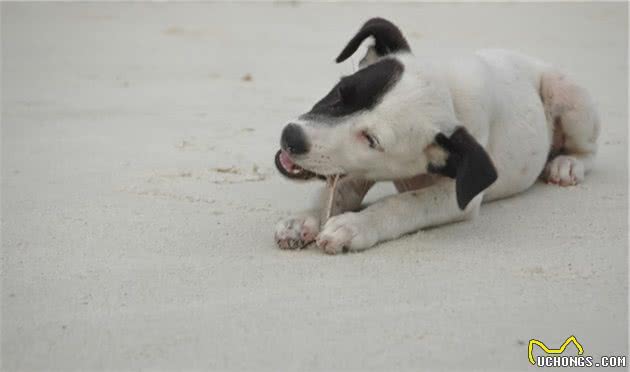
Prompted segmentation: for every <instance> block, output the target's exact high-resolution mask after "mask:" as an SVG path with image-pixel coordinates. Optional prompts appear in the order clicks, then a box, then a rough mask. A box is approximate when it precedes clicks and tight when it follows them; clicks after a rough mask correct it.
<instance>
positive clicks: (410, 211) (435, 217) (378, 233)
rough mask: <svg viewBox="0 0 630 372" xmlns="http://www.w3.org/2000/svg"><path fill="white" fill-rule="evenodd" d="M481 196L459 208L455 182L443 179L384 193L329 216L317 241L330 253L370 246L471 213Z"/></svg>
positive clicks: (464, 217)
mask: <svg viewBox="0 0 630 372" xmlns="http://www.w3.org/2000/svg"><path fill="white" fill-rule="evenodd" d="M481 199H482V195H481V194H480V195H478V196H477V197H475V198H474V199H473V200H472V201H471V202H470V204H468V206H467V207H466V209H465V210H463V211H462V210H460V209H459V207H458V206H457V199H456V194H455V182H453V181H452V180H449V179H442V180H440V181H438V182H436V183H435V184H433V185H431V186H429V187H427V188H424V189H420V190H416V191H407V192H404V193H401V194H397V195H393V196H389V197H386V198H384V199H382V200H380V201H378V202H376V203H374V204H372V205H370V206H369V207H367V208H366V209H364V210H362V211H361V212H358V213H355V212H346V213H343V214H341V215H338V216H336V217H333V218H331V219H330V220H328V222H326V224H325V226H324V228H323V229H322V231H321V232H320V233H319V235H318V237H317V245H318V246H319V247H320V248H322V249H323V250H324V251H325V252H326V253H329V254H335V253H339V252H341V251H342V250H343V248H347V249H349V250H361V249H365V248H369V247H371V246H373V245H374V244H376V243H378V242H381V241H384V240H390V239H394V238H397V237H399V236H401V235H403V234H407V233H410V232H414V231H417V230H419V229H422V228H425V227H430V226H436V225H440V224H444V223H449V222H455V221H460V220H464V219H466V218H468V217H471V216H474V215H475V214H476V213H477V211H478V210H479V205H480V204H481Z"/></svg>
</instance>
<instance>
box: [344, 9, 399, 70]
mask: <svg viewBox="0 0 630 372" xmlns="http://www.w3.org/2000/svg"><path fill="white" fill-rule="evenodd" d="M370 36H372V37H374V41H375V44H374V48H375V49H376V52H377V53H378V55H379V56H384V55H387V54H390V53H395V52H398V51H411V49H410V48H409V44H408V43H407V40H406V39H405V37H404V36H403V34H402V32H400V30H399V29H398V27H396V25H394V24H393V23H391V22H390V21H388V20H386V19H383V18H372V19H370V20H369V21H367V22H365V24H364V25H363V27H361V29H360V30H359V32H357V34H356V35H354V37H353V38H352V39H350V41H349V42H348V45H346V47H345V48H343V50H342V51H341V54H339V56H338V57H337V59H336V60H335V61H336V62H337V63H339V62H343V61H345V60H346V59H348V57H350V56H351V55H352V54H354V52H356V50H357V49H358V48H359V46H360V45H361V43H362V42H363V40H365V39H367V38H368V37H370Z"/></svg>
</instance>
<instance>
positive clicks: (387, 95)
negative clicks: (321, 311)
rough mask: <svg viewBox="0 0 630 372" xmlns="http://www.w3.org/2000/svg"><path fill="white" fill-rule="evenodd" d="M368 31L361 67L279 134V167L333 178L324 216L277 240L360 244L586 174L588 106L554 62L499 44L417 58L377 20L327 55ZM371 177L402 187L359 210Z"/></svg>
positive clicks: (350, 48)
mask: <svg viewBox="0 0 630 372" xmlns="http://www.w3.org/2000/svg"><path fill="white" fill-rule="evenodd" d="M367 38H372V39H373V40H374V44H373V45H372V46H370V47H369V48H368V50H367V53H366V55H365V56H364V57H363V59H362V60H361V62H360V63H359V68H360V69H359V70H358V71H357V72H356V73H354V74H352V75H349V76H345V77H343V78H341V80H340V81H339V82H338V83H337V84H336V85H335V86H334V87H333V88H332V90H331V91H330V92H329V93H328V94H327V95H326V96H324V98H322V99H321V100H320V101H319V102H317V103H316V104H315V105H314V106H313V108H312V109H311V110H310V111H309V112H307V113H305V114H303V115H300V116H298V117H297V118H296V119H295V120H292V121H291V122H290V123H288V124H287V125H286V126H285V127H284V129H283V130H282V134H281V139H280V145H281V150H279V151H278V152H277V154H276V158H275V163H276V166H277V168H278V170H279V171H280V172H281V173H282V174H283V175H285V176H287V177H288V178H291V179H309V178H314V177H315V178H317V177H318V178H328V179H330V178H331V177H332V176H337V175H339V176H340V177H341V179H340V180H339V182H338V187H337V188H336V189H335V195H334V199H333V200H334V204H333V207H332V211H331V214H332V215H333V217H332V218H330V219H328V220H324V219H323V216H322V213H321V212H318V213H313V214H307V215H304V216H298V217H293V218H289V219H286V220H284V221H281V222H279V223H278V225H277V226H276V231H275V239H276V242H277V243H278V245H279V247H280V248H283V249H295V248H301V247H304V246H306V245H307V244H309V243H311V242H316V244H317V246H318V247H319V248H321V249H323V250H324V251H325V252H326V253H330V254H335V253H338V252H341V251H342V250H343V249H349V250H361V249H365V248H368V247H371V246H373V245H375V244H376V243H378V242H381V241H386V240H389V239H394V238H397V237H399V236H401V235H403V234H406V233H410V232H414V231H417V230H419V229H422V228H426V227H429V226H436V225H441V224H446V223H451V222H455V221H461V220H465V219H468V218H471V217H473V216H475V215H476V214H477V213H478V211H479V208H480V205H481V203H482V201H490V200H495V199H499V198H504V197H507V196H510V195H514V194H517V193H520V192H522V191H524V190H526V189H527V188H528V187H530V186H531V185H532V184H534V182H536V179H537V178H539V177H541V178H542V179H543V180H545V181H547V182H548V183H552V184H557V185H560V186H570V185H575V184H578V183H580V182H582V181H583V180H584V174H585V173H586V172H587V171H588V170H589V169H590V168H591V166H592V162H593V157H594V155H595V152H596V150H597V144H596V142H597V137H598V135H599V119H598V116H597V112H596V109H595V107H594V104H593V102H592V100H591V98H590V97H589V95H588V94H587V92H586V91H585V90H584V89H583V88H581V87H580V86H578V85H577V84H575V83H574V82H573V81H572V80H571V79H570V78H568V77H566V76H565V75H564V74H562V73H561V72H560V71H558V70H557V69H555V68H553V67H552V66H551V65H549V64H546V63H544V62H542V61H539V60H537V59H534V58H530V57H527V56H524V55H521V54H518V53H515V52H510V51H505V50H483V51H479V52H477V53H476V54H474V55H471V56H469V57H466V58H458V59H455V60H451V61H432V60H425V59H415V58H414V57H413V55H412V54H411V50H410V47H409V44H408V43H407V41H406V40H405V38H404V37H403V35H402V33H401V32H400V30H399V29H398V28H397V27H396V26H395V25H394V24H392V23H391V22H389V21H387V20H385V19H381V18H374V19H370V20H369V21H368V22H366V23H365V24H364V25H363V27H361V29H360V30H359V31H358V33H357V34H356V35H355V36H354V37H353V38H352V39H351V40H350V41H349V42H348V44H347V45H346V47H345V48H344V49H343V51H342V52H341V54H340V55H339V56H338V57H337V59H336V61H337V62H338V63H339V62H342V61H345V60H346V59H347V58H348V57H350V56H351V55H352V54H353V53H354V52H355V51H356V50H357V49H358V48H359V46H360V45H361V43H362V42H363V41H364V40H365V39H367ZM380 181H393V182H394V184H395V186H396V188H397V190H398V191H399V193H398V194H395V195H392V196H389V197H386V198H384V199H382V200H379V201H377V202H375V203H374V204H372V205H370V206H368V207H366V208H365V209H362V210H361V209H360V207H361V203H362V200H363V197H364V196H365V195H366V193H367V192H368V190H369V189H370V187H372V186H373V185H374V183H375V182H380ZM323 199H325V198H323ZM320 205H321V204H320ZM320 208H321V209H325V208H323V207H320Z"/></svg>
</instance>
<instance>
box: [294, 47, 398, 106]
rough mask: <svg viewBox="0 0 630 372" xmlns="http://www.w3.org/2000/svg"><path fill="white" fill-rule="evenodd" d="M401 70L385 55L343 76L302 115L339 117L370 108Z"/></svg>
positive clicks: (394, 82)
mask: <svg viewBox="0 0 630 372" xmlns="http://www.w3.org/2000/svg"><path fill="white" fill-rule="evenodd" d="M403 70H404V66H403V65H402V63H400V62H398V61H397V60H395V59H390V58H388V59H383V60H380V61H378V62H376V63H374V64H371V65H369V66H367V67H366V68H363V69H361V70H359V71H357V72H356V73H354V74H352V75H349V76H345V77H343V78H341V81H339V83H337V85H335V86H334V87H333V89H332V90H331V91H330V92H329V93H328V94H327V95H326V96H325V97H324V98H322V99H321V100H320V101H319V102H317V103H316V104H315V106H313V108H312V109H311V111H309V112H307V113H306V114H304V115H303V117H304V118H309V117H320V116H324V117H341V116H346V115H350V114H352V113H355V112H357V111H361V110H370V109H372V108H373V107H374V106H376V104H377V103H378V102H379V100H380V99H381V98H382V97H383V96H384V95H385V93H387V92H388V91H389V89H391V87H393V86H394V85H395V84H396V83H397V82H398V80H399V79H400V75H401V74H402V72H403Z"/></svg>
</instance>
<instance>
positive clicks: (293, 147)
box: [280, 123, 308, 155]
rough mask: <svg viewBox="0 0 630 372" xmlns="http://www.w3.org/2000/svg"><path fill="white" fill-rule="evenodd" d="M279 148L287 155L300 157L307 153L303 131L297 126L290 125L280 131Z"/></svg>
mask: <svg viewBox="0 0 630 372" xmlns="http://www.w3.org/2000/svg"><path fill="white" fill-rule="evenodd" d="M280 146H281V147H282V148H283V149H284V150H286V151H287V152H288V153H290V154H293V155H302V154H306V153H307V152H308V143H307V142H306V136H305V135H304V131H303V130H302V128H300V126H299V125H297V124H294V123H290V124H288V125H287V126H286V127H284V129H283V130H282V137H281V138H280Z"/></svg>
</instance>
